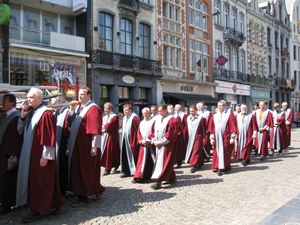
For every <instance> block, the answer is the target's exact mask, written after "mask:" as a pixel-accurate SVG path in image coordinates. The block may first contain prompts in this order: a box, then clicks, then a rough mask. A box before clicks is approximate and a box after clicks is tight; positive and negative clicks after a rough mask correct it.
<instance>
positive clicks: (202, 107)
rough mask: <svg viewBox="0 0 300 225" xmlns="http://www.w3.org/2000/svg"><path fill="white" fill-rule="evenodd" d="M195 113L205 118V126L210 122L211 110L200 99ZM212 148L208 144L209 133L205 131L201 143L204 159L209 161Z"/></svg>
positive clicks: (211, 117)
mask: <svg viewBox="0 0 300 225" xmlns="http://www.w3.org/2000/svg"><path fill="white" fill-rule="evenodd" d="M197 110H198V111H197V114H198V115H199V116H200V117H204V119H205V123H206V127H208V124H209V123H211V122H212V121H211V120H212V119H213V116H212V114H211V112H210V111H209V110H207V109H206V104H205V102H203V101H200V102H199V103H197ZM211 149H212V146H211V144H210V140H209V133H208V132H207V131H206V135H205V140H204V143H203V153H204V155H203V156H204V158H205V160H206V161H209V159H210V150H211Z"/></svg>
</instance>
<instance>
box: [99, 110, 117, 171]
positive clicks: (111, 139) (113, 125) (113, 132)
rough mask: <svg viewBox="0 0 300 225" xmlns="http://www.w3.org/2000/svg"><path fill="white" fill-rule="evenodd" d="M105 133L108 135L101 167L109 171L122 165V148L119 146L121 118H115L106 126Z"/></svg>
mask: <svg viewBox="0 0 300 225" xmlns="http://www.w3.org/2000/svg"><path fill="white" fill-rule="evenodd" d="M104 130H105V132H107V133H108V137H107V142H106V146H105V149H101V150H103V154H102V159H101V166H103V167H105V169H107V170H111V168H112V167H118V166H119V165H120V146H119V133H118V132H119V118H118V117H117V116H116V115H115V116H113V117H112V118H111V119H110V120H109V121H108V122H107V123H106V124H105V125H104Z"/></svg>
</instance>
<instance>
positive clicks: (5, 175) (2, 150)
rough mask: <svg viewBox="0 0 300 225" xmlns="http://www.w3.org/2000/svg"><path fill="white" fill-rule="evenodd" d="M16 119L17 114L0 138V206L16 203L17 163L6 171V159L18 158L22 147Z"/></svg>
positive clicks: (9, 205)
mask: <svg viewBox="0 0 300 225" xmlns="http://www.w3.org/2000/svg"><path fill="white" fill-rule="evenodd" d="M18 120H19V117H18V116H16V117H14V118H13V119H12V121H11V122H10V123H9V124H8V126H7V128H6V130H5V131H4V134H3V137H2V140H0V203H1V205H2V207H11V206H15V205H16V188H17V177H18V165H16V166H15V167H14V168H13V169H12V170H10V171H8V170H7V164H8V162H7V159H8V158H9V157H10V156H16V157H17V158H18V159H19V156H20V152H21V149H22V136H21V135H19V134H18V132H17V126H18Z"/></svg>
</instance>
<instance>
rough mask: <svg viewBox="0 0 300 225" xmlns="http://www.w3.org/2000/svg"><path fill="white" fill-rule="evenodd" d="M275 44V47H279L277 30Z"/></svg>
mask: <svg viewBox="0 0 300 225" xmlns="http://www.w3.org/2000/svg"><path fill="white" fill-rule="evenodd" d="M274 39H275V40H274V44H275V48H278V33H277V32H275V33H274Z"/></svg>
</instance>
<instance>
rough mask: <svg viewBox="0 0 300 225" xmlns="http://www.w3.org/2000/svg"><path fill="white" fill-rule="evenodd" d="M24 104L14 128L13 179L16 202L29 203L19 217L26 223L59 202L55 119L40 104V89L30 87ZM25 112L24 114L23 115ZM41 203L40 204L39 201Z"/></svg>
mask: <svg viewBox="0 0 300 225" xmlns="http://www.w3.org/2000/svg"><path fill="white" fill-rule="evenodd" d="M27 100H28V107H24V108H23V109H22V110H21V117H20V119H19V121H18V127H19V128H18V130H19V131H20V132H23V141H24V142H23V146H22V151H21V156H20V162H19V171H18V180H17V198H16V204H17V206H23V205H29V208H30V212H29V213H28V215H27V216H26V217H24V218H22V221H23V222H24V223H30V222H33V221H35V220H38V219H40V218H41V215H43V214H47V213H48V212H49V210H50V209H51V208H56V210H57V209H59V207H60V206H61V205H62V203H63V200H64V199H63V197H62V196H61V192H60V188H59V178H58V173H57V164H56V159H55V146H56V122H55V117H54V115H53V113H52V111H51V110H50V109H48V108H47V107H46V106H45V105H44V104H43V92H42V91H41V90H40V89H38V88H31V89H30V91H29V92H28V94H27ZM27 115H28V116H27ZM41 203H43V204H41Z"/></svg>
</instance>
